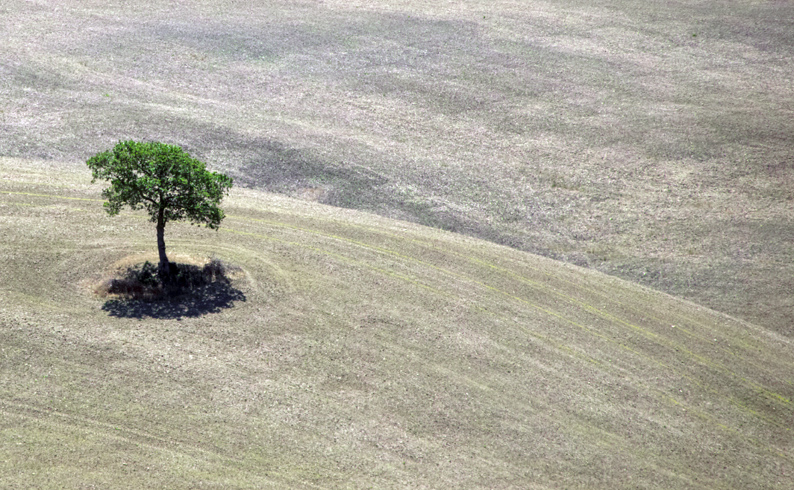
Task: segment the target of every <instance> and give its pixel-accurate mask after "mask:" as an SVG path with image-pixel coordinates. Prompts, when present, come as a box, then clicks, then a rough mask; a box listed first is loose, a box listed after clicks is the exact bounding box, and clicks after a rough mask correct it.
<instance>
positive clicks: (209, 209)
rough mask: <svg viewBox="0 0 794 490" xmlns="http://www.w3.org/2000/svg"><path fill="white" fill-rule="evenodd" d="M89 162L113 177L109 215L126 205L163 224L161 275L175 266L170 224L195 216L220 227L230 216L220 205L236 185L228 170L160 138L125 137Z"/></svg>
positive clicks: (98, 175) (97, 174)
mask: <svg viewBox="0 0 794 490" xmlns="http://www.w3.org/2000/svg"><path fill="white" fill-rule="evenodd" d="M86 164H87V165H88V167H89V168H90V169H91V171H92V174H93V180H92V182H95V181H96V180H97V179H101V180H108V181H110V187H108V188H106V189H105V190H104V191H102V196H103V197H104V198H105V199H107V202H106V203H105V204H104V206H105V209H106V210H107V212H108V214H110V215H111V216H114V215H116V214H118V213H119V211H120V210H121V208H122V207H123V206H125V205H127V206H129V207H130V208H132V209H145V210H146V211H147V212H148V213H149V217H150V218H151V220H152V222H154V223H157V249H158V252H159V254H160V266H159V269H160V275H161V276H162V277H163V278H166V277H167V275H168V274H169V271H170V266H169V262H168V257H167V256H166V253H165V238H164V230H165V224H166V223H167V222H169V221H181V220H189V221H190V222H191V223H193V224H196V225H204V226H207V227H209V228H212V229H217V228H218V226H219V225H220V223H221V221H222V220H223V218H224V214H223V211H222V210H221V209H220V208H219V207H218V205H219V204H220V201H221V199H223V197H224V195H226V194H227V193H228V191H229V189H231V187H232V179H231V178H230V177H228V176H226V175H223V174H220V173H216V172H210V171H208V170H206V167H205V165H204V163H202V162H200V161H198V160H196V159H194V158H191V157H190V155H188V154H187V153H185V152H184V151H183V150H182V148H180V147H178V146H173V145H167V144H164V143H159V142H136V141H122V142H119V143H118V144H117V145H116V146H115V147H114V148H113V149H112V150H109V151H104V152H102V153H98V154H96V155H94V156H93V157H91V158H90V159H89V160H88V161H87V162H86Z"/></svg>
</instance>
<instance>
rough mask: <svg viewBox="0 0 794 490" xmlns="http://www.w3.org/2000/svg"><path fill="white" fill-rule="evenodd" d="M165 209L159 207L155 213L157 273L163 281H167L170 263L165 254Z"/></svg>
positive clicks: (169, 273)
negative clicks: (158, 263)
mask: <svg viewBox="0 0 794 490" xmlns="http://www.w3.org/2000/svg"><path fill="white" fill-rule="evenodd" d="M164 213H165V209H164V208H160V213H159V214H158V215H157V252H158V253H159V254H160V266H159V274H160V279H162V281H163V282H167V281H168V279H169V276H170V275H171V264H170V263H169V262H168V256H167V255H166V254H165V216H164Z"/></svg>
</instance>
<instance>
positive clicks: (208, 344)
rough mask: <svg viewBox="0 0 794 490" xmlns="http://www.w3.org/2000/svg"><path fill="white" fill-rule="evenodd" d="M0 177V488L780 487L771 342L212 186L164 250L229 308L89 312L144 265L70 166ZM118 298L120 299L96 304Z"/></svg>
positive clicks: (402, 229) (788, 391) (756, 333)
mask: <svg viewBox="0 0 794 490" xmlns="http://www.w3.org/2000/svg"><path fill="white" fill-rule="evenodd" d="M1 164H2V167H0V182H2V184H0V233H2V236H3V237H4V241H3V247H2V248H0V264H2V267H0V285H1V286H0V295H1V297H2V298H3V302H2V305H0V325H2V328H0V336H2V339H0V359H1V361H0V362H1V363H2V376H3V383H0V410H1V411H2V414H3V417H2V420H3V422H2V425H1V426H0V445H1V446H2V450H0V454H2V458H0V475H2V476H0V486H4V487H8V488H33V487H35V488H87V487H91V486H92V485H93V486H97V487H102V488H142V487H168V488H197V487H218V488H369V487H375V488H453V487H454V488H571V487H573V488H687V489H690V488H703V489H707V488H709V489H710V488H781V489H782V488H788V487H789V486H790V478H789V476H790V475H791V472H792V471H794V460H793V459H792V456H791V454H792V441H793V440H794V437H792V435H791V420H792V417H794V407H793V406H792V403H791V399H792V397H793V396H794V385H793V384H792V378H791V373H792V372H794V356H792V349H791V340H790V339H789V338H787V337H785V336H782V335H780V334H777V333H774V332H772V331H770V330H768V329H764V328H761V327H757V326H754V325H752V324H749V323H746V322H743V321H741V320H737V319H734V318H731V317H728V316H726V315H724V314H720V313H717V312H714V311H712V310H709V309H706V308H704V307H702V306H698V305H695V304H692V303H688V302H685V301H682V300H680V299H675V298H673V297H670V296H668V295H666V294H663V293H660V292H655V291H652V290H649V289H645V288H642V287H640V286H637V285H633V284H630V283H627V282H624V281H621V280H619V279H616V278H612V277H609V276H605V275H602V274H600V273H598V272H595V271H591V270H586V269H582V268H578V267H575V266H569V265H566V264H564V263H560V262H557V261H553V260H550V259H546V258H542V257H539V256H535V255H530V254H526V253H524V252H521V251H517V250H515V249H512V248H508V247H504V246H499V245H496V244H492V243H488V242H485V241H480V240H477V239H474V238H467V237H464V236H461V235H458V234H452V233H449V232H445V231H441V230H436V229H431V228H426V227H421V226H418V225H415V224H411V223H407V222H400V221H392V220H389V219H386V218H381V217H377V216H374V215H371V214H363V213H359V212H357V211H353V210H344V209H339V208H332V207H327V206H324V205H321V204H318V203H310V202H303V201H298V200H294V199H291V198H287V197H282V196H278V195H274V194H266V193H262V192H260V191H253V190H246V189H235V190H234V191H233V193H232V195H231V196H230V197H229V199H228V204H227V206H226V209H227V213H228V217H227V219H226V220H225V221H224V224H223V226H222V227H221V229H220V231H219V232H212V231H209V230H206V229H201V228H196V227H191V226H188V225H186V224H180V223H174V224H169V227H168V230H167V244H168V246H169V250H170V253H171V254H172V256H173V257H174V260H175V261H178V262H183V263H185V262H191V261H192V263H195V264H197V265H200V264H202V263H203V262H202V259H203V258H205V257H209V256H211V255H214V256H215V257H216V258H217V260H222V261H223V262H224V263H226V264H229V265H231V266H235V267H237V268H238V269H237V271H236V273H235V274H234V275H232V276H231V279H232V280H231V285H232V286H233V287H234V289H235V290H236V291H238V292H240V296H239V297H237V299H236V301H234V302H232V303H230V304H228V305H225V306H224V307H221V308H217V309H216V310H213V311H211V312H210V311H207V312H204V313H202V314H191V313H190V312H189V311H188V312H186V313H185V314H183V315H179V314H173V312H169V313H168V314H161V311H160V310H156V309H155V310H148V311H149V313H150V314H149V316H147V315H146V314H145V313H146V311H147V310H135V311H136V313H140V312H141V311H143V312H144V314H136V315H123V314H122V315H119V314H116V315H113V314H112V312H111V311H109V310H108V309H107V308H106V305H107V304H108V302H109V301H111V300H110V299H109V298H107V297H101V296H98V295H96V294H95V286H96V285H97V284H99V283H101V282H102V280H103V279H106V278H107V276H108V274H113V273H114V271H118V270H120V269H121V270H124V268H125V267H129V265H130V264H136V263H141V262H143V261H144V260H152V259H154V258H155V254H154V253H153V251H152V247H153V243H154V231H153V228H152V225H151V223H150V222H148V220H147V219H146V217H145V216H144V215H142V214H138V213H123V214H122V215H121V216H118V217H115V218H109V217H106V216H104V215H103V210H102V209H101V199H100V196H99V188H98V187H97V186H87V185H85V184H84V183H81V182H82V181H83V180H86V179H87V178H88V173H87V171H85V170H78V171H74V172H62V173H60V174H58V175H57V178H53V177H52V174H49V176H48V173H47V172H42V166H44V167H46V166H47V165H48V164H46V163H41V162H25V161H21V160H12V159H3V160H2V162H1ZM114 311H118V310H114Z"/></svg>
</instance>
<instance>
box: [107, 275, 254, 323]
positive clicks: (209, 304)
mask: <svg viewBox="0 0 794 490" xmlns="http://www.w3.org/2000/svg"><path fill="white" fill-rule="evenodd" d="M149 266H150V264H149V263H148V262H147V263H146V264H144V265H143V267H140V268H130V269H128V270H127V272H126V274H125V276H124V277H122V278H120V279H113V280H111V281H110V282H109V283H108V284H107V285H106V291H105V292H106V294H111V295H114V297H113V298H111V299H109V300H107V301H106V302H105V304H104V305H102V310H103V311H106V312H108V314H109V315H110V316H114V317H118V318H138V319H143V318H147V317H148V318H157V319H181V318H185V317H194V318H195V317H199V316H203V315H207V314H210V313H219V312H220V311H221V310H223V309H226V308H231V307H232V306H234V303H235V302H236V301H245V300H246V297H245V294H243V292H242V291H240V290H239V289H237V288H235V287H233V286H232V284H231V281H230V280H229V278H228V277H227V275H226V272H227V270H226V267H225V266H224V265H222V264H220V263H219V262H211V263H210V264H208V265H206V266H204V268H198V267H196V266H193V265H187V264H176V267H175V268H174V270H175V273H174V277H172V279H171V283H170V284H168V285H167V286H163V285H162V284H159V282H158V281H157V279H152V275H151V270H152V269H151V268H150V267H149Z"/></svg>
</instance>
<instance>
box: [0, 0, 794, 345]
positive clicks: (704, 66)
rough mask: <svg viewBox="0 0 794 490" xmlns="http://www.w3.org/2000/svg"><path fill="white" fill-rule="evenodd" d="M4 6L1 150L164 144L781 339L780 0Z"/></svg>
mask: <svg viewBox="0 0 794 490" xmlns="http://www.w3.org/2000/svg"><path fill="white" fill-rule="evenodd" d="M179 5H181V4H174V3H172V2H148V3H147V5H146V8H140V7H138V6H135V5H127V4H124V5H121V4H118V3H116V2H57V3H52V2H38V3H33V2H24V3H23V2H11V3H8V4H7V5H6V6H4V7H3V9H2V12H0V32H2V33H3V34H2V38H1V39H0V40H2V44H3V49H4V57H3V62H2V63H3V64H2V70H3V71H2V85H1V86H0V91H2V95H3V98H4V103H3V107H2V109H0V111H2V112H0V127H2V128H3V129H2V131H3V138H2V139H0V155H6V156H11V157H20V158H43V159H50V160H54V161H59V162H62V165H63V166H70V165H74V166H79V165H81V163H80V162H83V161H85V159H86V158H87V157H88V156H90V155H91V154H93V153H95V152H97V151H101V150H104V149H106V148H108V147H110V146H112V145H113V144H114V143H116V142H117V141H118V140H119V139H123V138H134V139H144V140H147V139H152V140H163V141H166V142H168V143H173V144H179V145H181V146H183V147H185V148H186V149H187V150H188V151H189V152H191V154H193V155H194V156H196V157H199V158H201V159H204V160H206V161H207V162H209V163H210V164H211V165H214V166H215V167H216V168H223V169H225V170H226V171H228V172H230V173H232V174H233V175H234V176H235V178H236V181H237V183H238V184H242V185H246V186H250V187H254V188H259V189H264V190H268V191H273V192H279V193H284V194H287V195H291V196H294V197H299V198H303V199H309V200H319V201H321V202H323V203H326V204H332V205H335V206H343V207H348V208H355V209H362V210H366V211H371V212H375V213H378V214H381V215H383V216H387V217H392V218H398V219H404V220H410V221H413V222H417V223H420V224H425V225H429V226H434V227H439V228H442V229H446V230H450V231H455V232H459V233H464V234H467V235H471V236H476V237H479V238H484V239H487V240H489V241H493V242H496V243H500V244H504V245H508V246H512V247H515V248H518V249H521V250H525V251H530V252H533V253H539V254H541V255H544V256H547V257H551V258H555V259H559V260H563V261H566V262H569V263H573V264H576V265H582V266H586V267H589V268H593V269H597V270H600V271H603V272H606V273H608V274H612V275H616V276H618V277H621V278H624V279H628V280H631V281H633V282H638V283H640V284H643V285H646V286H649V287H652V288H654V289H658V290H660V291H664V292H668V293H670V294H673V295H675V296H679V297H683V298H686V299H689V300H692V301H695V302H697V303H699V304H704V305H707V306H709V307H711V308H714V309H717V310H719V311H723V312H726V313H729V314H731V315H733V316H738V317H740V318H743V319H746V320H748V321H751V322H753V323H756V324H759V325H763V326H765V327H767V328H772V329H774V330H776V331H778V332H780V333H783V334H785V335H791V333H792V332H791V325H794V317H792V313H791V312H792V311H794V282H792V281H793V280H792V278H793V277H794V265H792V264H794V261H792V257H794V251H793V250H792V243H794V228H793V227H792V226H793V225H792V223H794V220H792V199H793V198H794V197H793V196H794V194H793V193H792V191H791V189H792V183H794V165H793V164H792V152H791V148H792V147H794V144H793V143H794V141H792V134H794V126H793V125H794V117H792V115H793V114H794V113H793V112H792V111H794V103H793V102H794V100H793V99H792V98H793V97H794V95H793V94H794V91H792V90H791V87H792V84H793V83H794V80H793V79H794V67H792V63H794V61H792V60H794V38H792V34H791V33H792V32H794V25H793V24H792V22H794V21H792V19H794V12H793V11H792V10H794V6H792V4H791V3H790V2H750V1H739V2H734V1H731V2H727V1H719V0H714V1H709V2H705V3H704V2H689V1H687V2H676V3H665V2H653V3H649V2H643V1H637V0H617V1H611V2H590V1H588V2H581V1H576V0H570V1H555V2H531V3H529V4H527V3H524V2H509V1H499V2H492V1H488V2H485V1H468V2H465V3H459V4H454V5H451V4H444V5H443V6H442V5H439V4H438V2H429V1H428V2H423V1H417V0H412V1H404V2H392V1H390V2H347V1H345V2H339V1H325V2H323V3H322V4H315V3H311V2H309V3H306V2H276V3H273V2H268V3H267V4H262V5H260V6H256V5H245V8H243V7H241V6H240V5H239V4H236V3H234V2H222V1H221V2H218V1H213V2H210V1H194V2H190V4H189V7H188V6H182V7H180V6H179Z"/></svg>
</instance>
